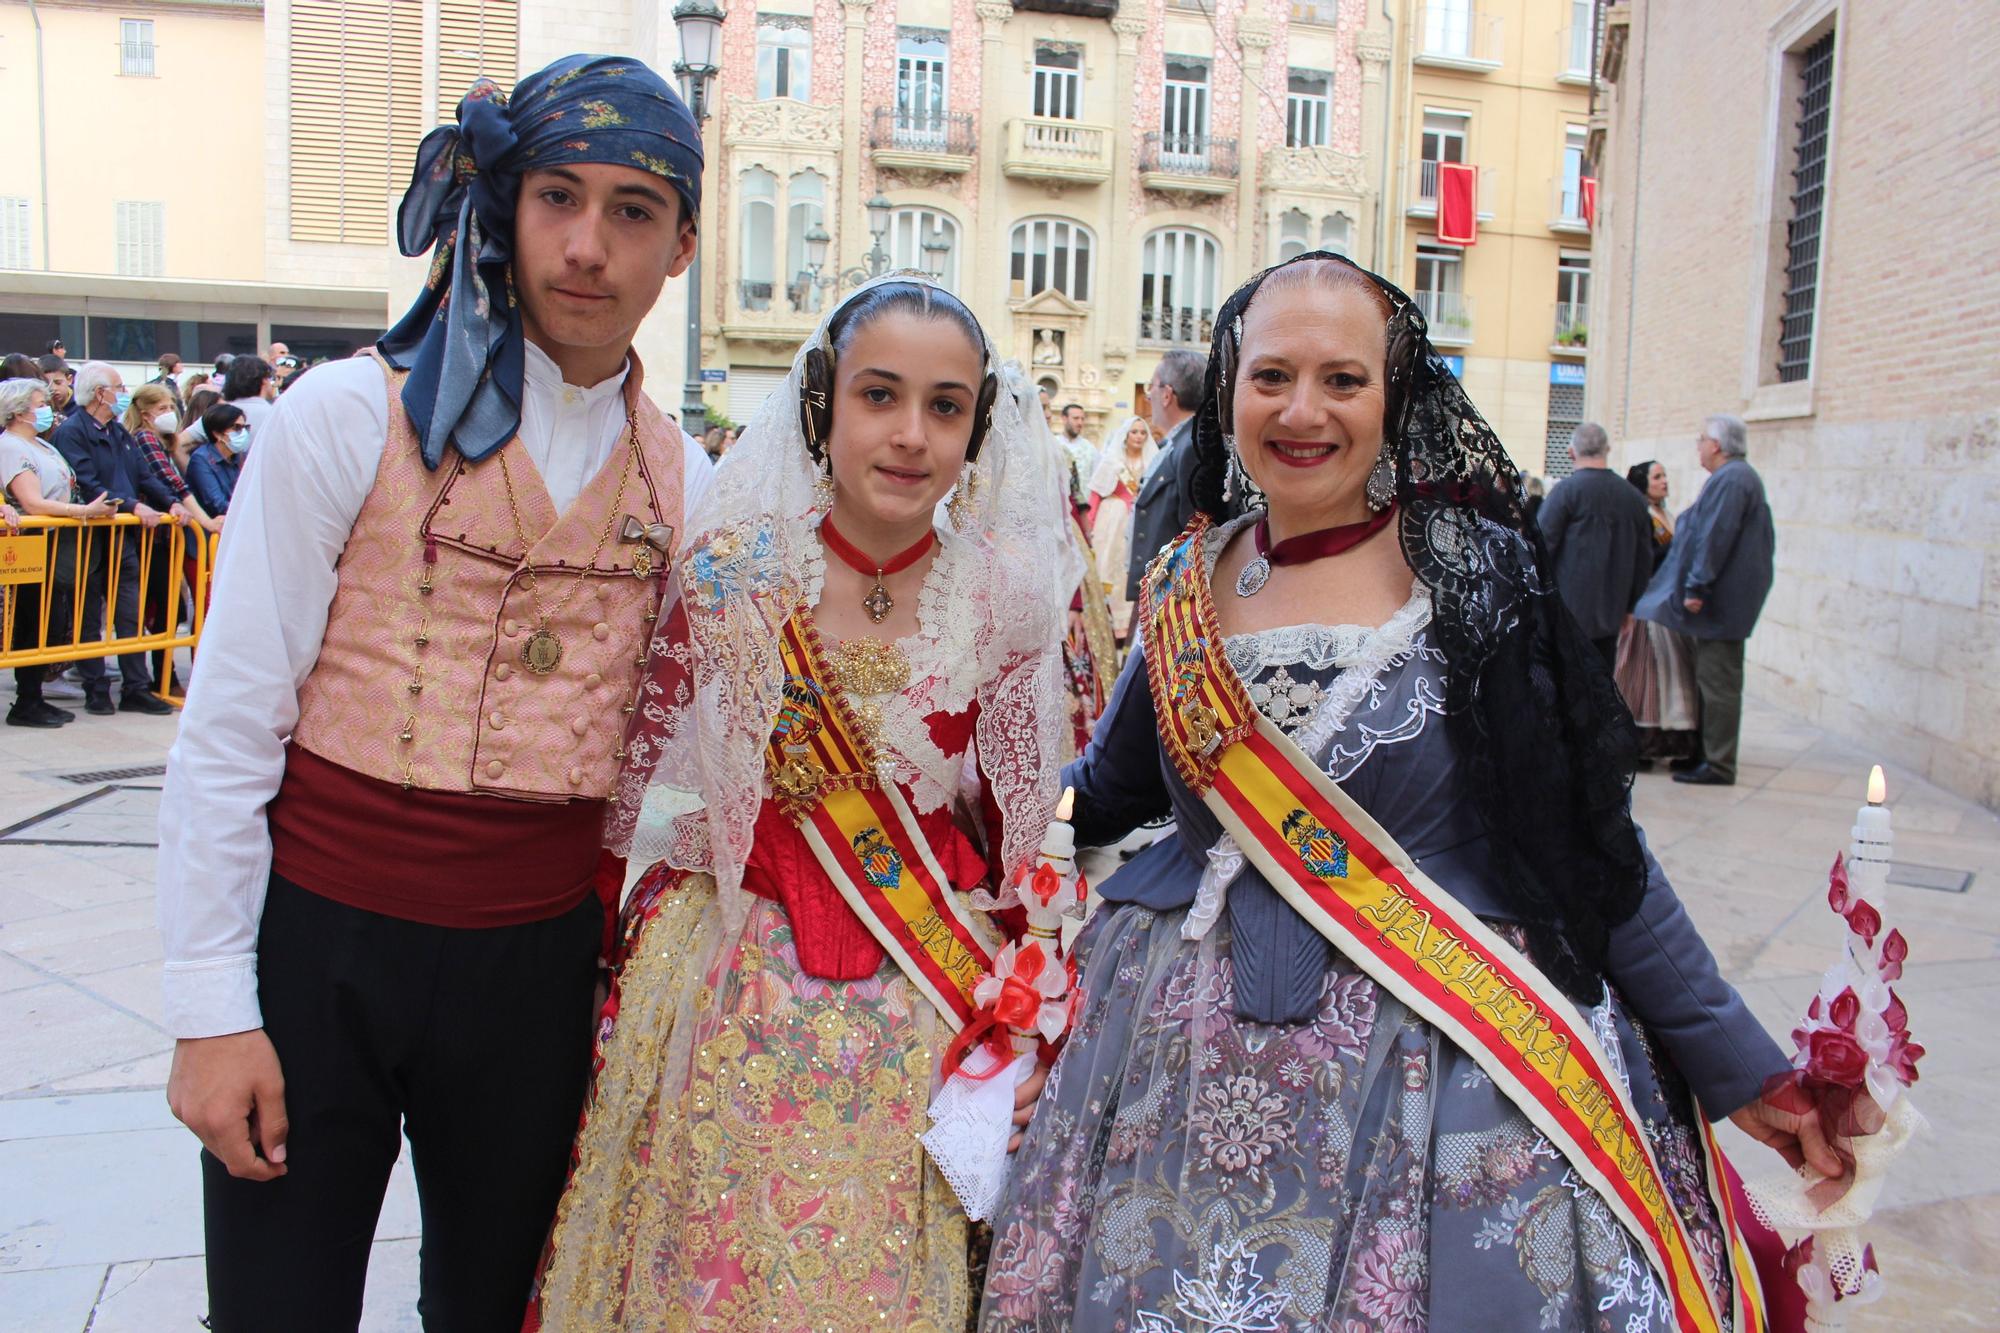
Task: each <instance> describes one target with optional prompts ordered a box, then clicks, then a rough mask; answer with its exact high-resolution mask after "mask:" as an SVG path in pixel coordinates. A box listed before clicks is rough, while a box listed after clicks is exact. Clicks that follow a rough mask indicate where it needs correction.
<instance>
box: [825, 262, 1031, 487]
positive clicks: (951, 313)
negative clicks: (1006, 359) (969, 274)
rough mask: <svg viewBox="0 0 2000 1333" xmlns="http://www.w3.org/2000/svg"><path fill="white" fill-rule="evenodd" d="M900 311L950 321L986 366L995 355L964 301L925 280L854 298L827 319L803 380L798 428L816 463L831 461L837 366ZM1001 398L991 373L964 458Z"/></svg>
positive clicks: (879, 287) (883, 286)
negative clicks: (873, 327)
mask: <svg viewBox="0 0 2000 1333" xmlns="http://www.w3.org/2000/svg"><path fill="white" fill-rule="evenodd" d="M895 311H901V312H903V313H905V314H910V315H916V316H918V317H920V318H923V319H945V320H949V321H950V322H952V323H954V324H956V325H957V326H958V328H959V330H960V331H961V332H963V333H964V334H965V336H966V337H967V338H969V339H971V340H972V346H973V349H974V350H975V351H977V352H978V353H979V358H980V361H981V362H982V363H985V362H990V361H991V360H992V356H991V353H990V350H989V349H988V347H987V344H986V330H985V329H983V328H981V327H980V326H979V320H978V319H977V318H976V317H974V315H973V313H972V311H971V310H969V309H967V308H966V305H965V302H963V301H961V300H959V299H958V298H957V297H956V296H953V295H952V294H951V293H950V292H947V291H945V290H944V289H943V288H941V287H932V286H930V285H929V284H927V283H921V282H900V281H898V282H884V283H878V284H876V285H875V286H873V287H869V288H867V289H866V290H864V291H862V292H860V293H858V294H856V295H855V296H852V297H850V298H849V299H848V301H847V304H846V305H843V306H842V307H841V308H840V309H839V310H836V311H835V312H834V315H833V318H832V319H830V320H828V321H827V325H826V345H825V346H824V347H814V348H812V349H810V350H809V351H807V352H806V355H805V363H804V371H803V373H802V374H801V375H800V377H799V428H800V429H801V430H803V431H804V432H805V437H806V449H807V450H808V451H809V452H810V453H811V454H812V457H813V461H814V462H815V463H819V464H821V465H822V466H823V465H824V464H825V463H826V440H827V436H828V435H829V434H830V433H832V430H833V367H834V363H835V361H836V360H838V358H839V356H840V354H841V353H842V352H845V351H846V350H847V349H848V348H849V347H850V346H852V345H853V343H854V340H855V338H857V337H858V336H860V333H861V331H862V330H863V329H865V328H867V327H868V326H869V325H870V324H873V323H874V322H875V321H876V320H878V319H880V318H881V317H882V316H884V315H887V314H890V313H892V312H895ZM999 394H1000V377H999V376H998V375H996V374H995V373H994V372H993V371H992V370H991V369H988V370H987V371H986V373H985V376H984V378H983V379H982V380H981V381H980V385H979V393H978V396H977V399H976V401H975V402H974V404H973V408H972V439H971V440H970V441H969V442H968V443H967V444H966V446H965V460H966V461H967V462H968V463H969V462H971V461H972V460H973V459H975V458H977V457H979V446H980V443H981V442H982V441H983V440H985V438H986V428H987V427H988V426H989V425H991V424H992V421H993V401H994V399H995V398H997V397H998V396H999Z"/></svg>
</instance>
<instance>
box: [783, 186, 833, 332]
mask: <svg viewBox="0 0 2000 1333" xmlns="http://www.w3.org/2000/svg"><path fill="white" fill-rule="evenodd" d="M786 199H787V204H786V208H785V287H786V291H787V293H788V295H789V296H790V298H791V304H792V309H793V310H794V311H796V312H798V313H800V314H809V313H811V312H813V311H816V310H818V309H819V297H820V289H819V288H818V287H817V286H815V285H814V284H813V282H812V281H811V277H812V275H811V274H809V273H807V272H806V233H807V232H809V231H811V230H812V229H813V228H814V227H815V226H818V225H819V224H821V223H823V222H824V221H825V220H826V178H825V177H824V176H822V175H820V174H819V173H818V172H817V171H814V170H813V169H812V168H810V167H808V168H806V170H804V171H801V172H799V173H798V174H797V175H795V176H793V177H792V182H791V188H790V190H789V192H788V193H787V195H786Z"/></svg>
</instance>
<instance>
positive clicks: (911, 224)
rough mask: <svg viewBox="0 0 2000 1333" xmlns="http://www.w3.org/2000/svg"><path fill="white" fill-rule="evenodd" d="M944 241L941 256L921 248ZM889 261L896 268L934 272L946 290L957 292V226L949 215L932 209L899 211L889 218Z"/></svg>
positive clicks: (904, 209)
mask: <svg viewBox="0 0 2000 1333" xmlns="http://www.w3.org/2000/svg"><path fill="white" fill-rule="evenodd" d="M939 240H941V241H943V242H944V246H945V248H944V250H943V251H942V253H940V254H938V255H936V256H933V255H932V254H931V253H930V252H929V251H926V250H925V249H924V243H925V242H926V241H939ZM889 262H890V263H891V264H892V265H893V266H894V267H896V268H914V269H923V270H925V271H926V272H932V273H936V274H937V275H938V281H939V282H941V283H943V284H944V287H945V290H946V291H950V292H956V291H957V290H958V223H957V222H955V221H953V220H952V218H951V217H950V215H948V214H945V213H940V212H938V211H937V210H936V209H931V208H899V209H897V210H896V211H895V212H894V213H893V214H891V215H890V218H889Z"/></svg>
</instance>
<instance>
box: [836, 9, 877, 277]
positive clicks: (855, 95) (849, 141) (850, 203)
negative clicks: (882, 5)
mask: <svg viewBox="0 0 2000 1333" xmlns="http://www.w3.org/2000/svg"><path fill="white" fill-rule="evenodd" d="M841 5H842V15H843V17H844V19H845V21H846V27H847V31H846V48H847V50H846V59H844V60H843V61H842V62H841V65H842V73H843V75H844V76H845V79H844V82H843V85H842V87H841V93H840V106H841V114H840V118H841V121H842V122H843V123H845V124H847V125H851V126H853V127H854V130H853V133H851V134H847V135H843V136H842V138H843V142H842V144H841V152H840V212H839V218H840V224H839V226H840V233H839V235H838V236H836V237H835V238H834V239H835V245H834V249H833V253H832V254H831V255H829V256H828V258H827V267H828V269H829V270H831V271H832V272H834V273H840V272H843V271H844V270H846V269H848V268H851V267H852V266H853V265H855V264H858V263H860V262H861V257H862V256H863V255H865V254H867V253H868V241H869V237H868V209H867V203H868V199H867V196H865V195H863V194H862V192H861V164H862V163H863V162H866V161H867V160H868V132H869V129H870V127H871V125H872V124H873V122H872V120H871V119H870V118H869V117H868V116H866V115H864V114H863V108H862V105H861V73H862V70H861V57H862V52H863V51H864V50H865V49H866V45H867V32H866V29H867V27H868V11H869V10H870V9H873V8H874V7H875V0H841ZM832 299H833V300H835V301H838V300H839V299H840V292H839V290H838V289H836V290H835V291H834V292H833V293H832Z"/></svg>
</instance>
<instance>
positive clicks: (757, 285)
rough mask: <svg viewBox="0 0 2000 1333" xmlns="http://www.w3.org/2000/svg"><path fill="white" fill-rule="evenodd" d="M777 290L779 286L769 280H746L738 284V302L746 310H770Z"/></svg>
mask: <svg viewBox="0 0 2000 1333" xmlns="http://www.w3.org/2000/svg"><path fill="white" fill-rule="evenodd" d="M776 290H777V284H775V283H773V282H771V281H769V280H768V279H767V280H766V281H763V282H755V281H752V280H750V279H747V278H746V279H743V280H741V281H739V282H738V283H737V284H736V300H737V303H738V304H739V305H741V306H742V307H743V309H745V310H769V309H770V308H771V297H772V295H773V294H774V293H775V292H776Z"/></svg>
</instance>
